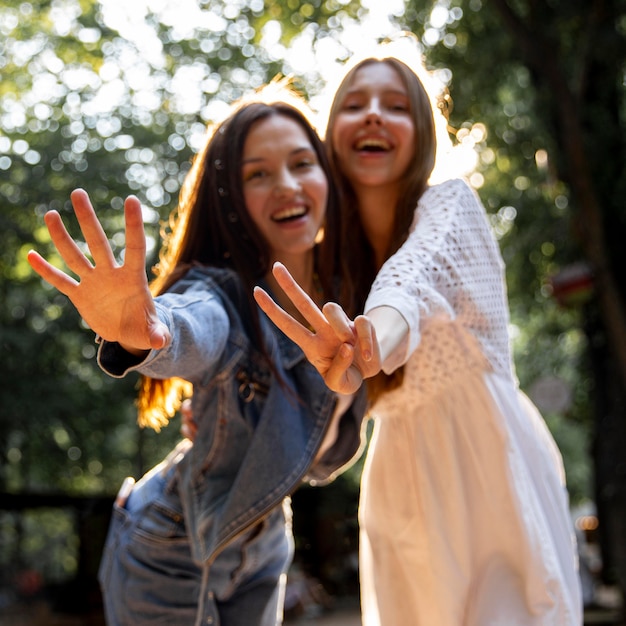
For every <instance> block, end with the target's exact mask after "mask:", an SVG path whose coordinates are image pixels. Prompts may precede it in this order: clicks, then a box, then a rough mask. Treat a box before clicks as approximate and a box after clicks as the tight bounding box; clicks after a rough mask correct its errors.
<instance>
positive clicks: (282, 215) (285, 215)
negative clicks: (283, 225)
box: [272, 207, 306, 222]
mask: <svg viewBox="0 0 626 626" xmlns="http://www.w3.org/2000/svg"><path fill="white" fill-rule="evenodd" d="M305 213H306V210H305V208H304V207H289V208H288V209H283V210H282V211H278V212H277V213H274V215H272V219H273V220H274V221H275V222H281V221H283V220H288V219H291V218H294V217H300V216H302V215H304V214H305Z"/></svg>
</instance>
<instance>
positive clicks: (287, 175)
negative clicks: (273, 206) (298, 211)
mask: <svg viewBox="0 0 626 626" xmlns="http://www.w3.org/2000/svg"><path fill="white" fill-rule="evenodd" d="M299 189H300V181H299V180H298V179H297V178H296V177H295V176H294V175H293V173H292V172H291V171H289V169H284V170H282V171H281V172H280V173H279V175H278V176H277V177H276V184H275V185H274V193H275V194H276V195H277V196H288V195H291V194H294V193H296V192H297V191H298V190H299Z"/></svg>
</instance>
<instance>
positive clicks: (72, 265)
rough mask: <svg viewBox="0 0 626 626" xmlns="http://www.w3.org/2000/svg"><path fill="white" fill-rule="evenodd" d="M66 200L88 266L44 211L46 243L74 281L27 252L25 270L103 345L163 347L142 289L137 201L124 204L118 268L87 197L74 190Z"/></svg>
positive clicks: (161, 329) (53, 215)
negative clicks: (68, 305) (53, 291)
mask: <svg viewBox="0 0 626 626" xmlns="http://www.w3.org/2000/svg"><path fill="white" fill-rule="evenodd" d="M71 199H72V205H73V207H74V212H75V214H76V218H77V219H78V223H79V224H80V228H81V231H82V233H83V236H84V238H85V242H86V244H87V245H88V247H89V251H90V253H91V256H92V258H93V262H92V261H91V260H90V259H89V258H88V257H87V256H86V255H85V254H84V253H83V252H82V251H81V249H80V247H79V246H78V244H77V243H76V241H74V240H73V239H72V237H71V236H70V235H69V233H68V232H67V230H66V228H65V225H64V224H63V221H62V220H61V216H60V215H59V214H58V213H57V212H56V211H49V212H48V213H46V215H45V217H44V219H45V222H46V226H47V227H48V231H49V233H50V237H51V238H52V242H53V243H54V245H55V246H56V249H57V250H58V252H59V254H60V255H61V258H62V259H63V260H64V261H65V264H66V265H67V267H68V268H69V269H70V270H71V271H72V272H73V273H74V274H75V275H76V276H77V277H78V280H76V279H75V278H73V277H72V276H71V275H70V274H69V273H65V272H63V271H62V270H59V269H58V268H56V267H54V266H53V265H51V264H50V263H49V262H48V261H46V260H45V259H44V258H43V257H42V256H41V255H40V254H38V253H37V252H35V251H32V250H31V251H30V252H29V253H28V262H29V263H30V265H31V267H32V268H33V269H34V270H35V271H36V272H37V273H38V274H39V275H40V276H41V277H42V278H43V279H44V280H46V281H47V282H49V283H50V284H51V285H52V286H53V287H56V288H57V289H58V290H59V291H60V292H61V293H63V294H65V295H66V296H67V297H68V298H69V299H70V300H71V301H72V304H73V305H74V306H75V307H76V309H77V310H78V312H79V313H80V315H81V316H82V318H83V319H84V320H85V323H86V324H87V325H88V326H89V327H90V328H91V329H92V330H94V331H95V332H96V333H97V334H98V335H100V336H101V337H102V338H103V339H105V340H107V341H117V342H119V343H120V344H121V345H122V346H123V347H124V348H126V349H127V350H129V351H131V352H134V353H140V352H142V351H145V350H149V349H151V348H157V349H158V348H162V347H164V346H165V345H166V344H167V342H168V341H169V332H168V330H167V327H166V326H165V325H164V324H163V323H162V322H160V320H159V319H158V317H157V314H156V309H155V306H154V300H153V298H152V295H151V293H150V290H149V288H148V280H147V276H146V269H145V259H146V237H145V232H144V228H143V220H142V215H141V204H140V203H139V200H138V199H137V198H135V197H134V196H129V197H128V198H127V199H126V202H125V203H124V217H125V224H126V252H125V257H124V262H123V264H121V265H120V264H118V263H117V261H116V260H115V257H114V255H113V251H112V249H111V246H110V245H109V241H108V239H107V236H106V233H105V232H104V230H103V228H102V225H101V224H100V222H99V220H98V217H97V216H96V213H95V211H94V209H93V207H92V205H91V202H90V200H89V196H88V195H87V193H86V192H85V191H83V190H82V189H76V190H75V191H73V192H72V194H71Z"/></svg>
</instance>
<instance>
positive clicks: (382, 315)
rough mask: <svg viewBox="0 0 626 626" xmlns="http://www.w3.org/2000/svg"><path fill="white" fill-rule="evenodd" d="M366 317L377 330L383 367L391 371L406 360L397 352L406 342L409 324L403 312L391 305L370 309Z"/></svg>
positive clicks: (386, 370)
mask: <svg viewBox="0 0 626 626" xmlns="http://www.w3.org/2000/svg"><path fill="white" fill-rule="evenodd" d="M366 317H367V318H369V320H370V321H371V323H372V326H373V327H374V330H375V332H376V339H377V341H378V348H379V351H380V362H381V363H382V369H383V370H384V371H385V372H387V373H389V372H391V371H393V370H394V369H396V368H397V367H399V366H400V365H402V362H403V361H404V358H402V357H401V356H400V355H398V354H397V352H398V350H399V349H400V347H401V346H402V345H403V344H406V339H407V335H408V333H409V325H408V323H407V321H406V320H405V319H404V317H403V316H402V314H401V313H400V312H399V311H398V310H397V309H394V308H393V307H390V306H379V307H376V308H374V309H372V310H371V311H368V313H367V315H366Z"/></svg>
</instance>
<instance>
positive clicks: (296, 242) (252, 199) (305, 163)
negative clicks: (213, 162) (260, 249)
mask: <svg viewBox="0 0 626 626" xmlns="http://www.w3.org/2000/svg"><path fill="white" fill-rule="evenodd" d="M242 180H243V195H244V200H245V204H246V208H247V210H248V213H249V214H250V217H251V218H252V221H253V222H254V223H255V224H256V226H257V228H258V229H259V231H260V232H261V233H262V234H263V236H264V237H265V239H266V241H267V242H268V244H269V247H270V249H271V256H272V259H271V260H272V261H277V260H280V261H282V262H285V261H287V262H288V261H289V260H290V259H291V258H293V256H294V255H302V254H306V253H310V252H311V251H312V249H313V246H314V243H315V239H316V237H317V234H318V232H319V230H320V228H321V226H322V223H323V221H324V216H325V211H326V202H327V199H328V180H327V178H326V175H325V174H324V171H323V169H322V167H321V165H320V163H319V159H318V156H317V153H316V151H315V148H314V147H313V146H312V144H311V142H310V140H309V138H308V136H307V134H306V133H305V131H304V129H303V128H302V126H300V124H298V123H297V122H296V121H295V120H294V119H291V118H289V117H287V116H285V115H280V114H278V115H271V116H269V117H267V118H264V119H262V120H260V121H258V122H256V123H255V124H254V125H253V126H252V128H251V130H250V132H249V133H248V135H247V137H246V140H245V143H244V148H243V157H242Z"/></svg>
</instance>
